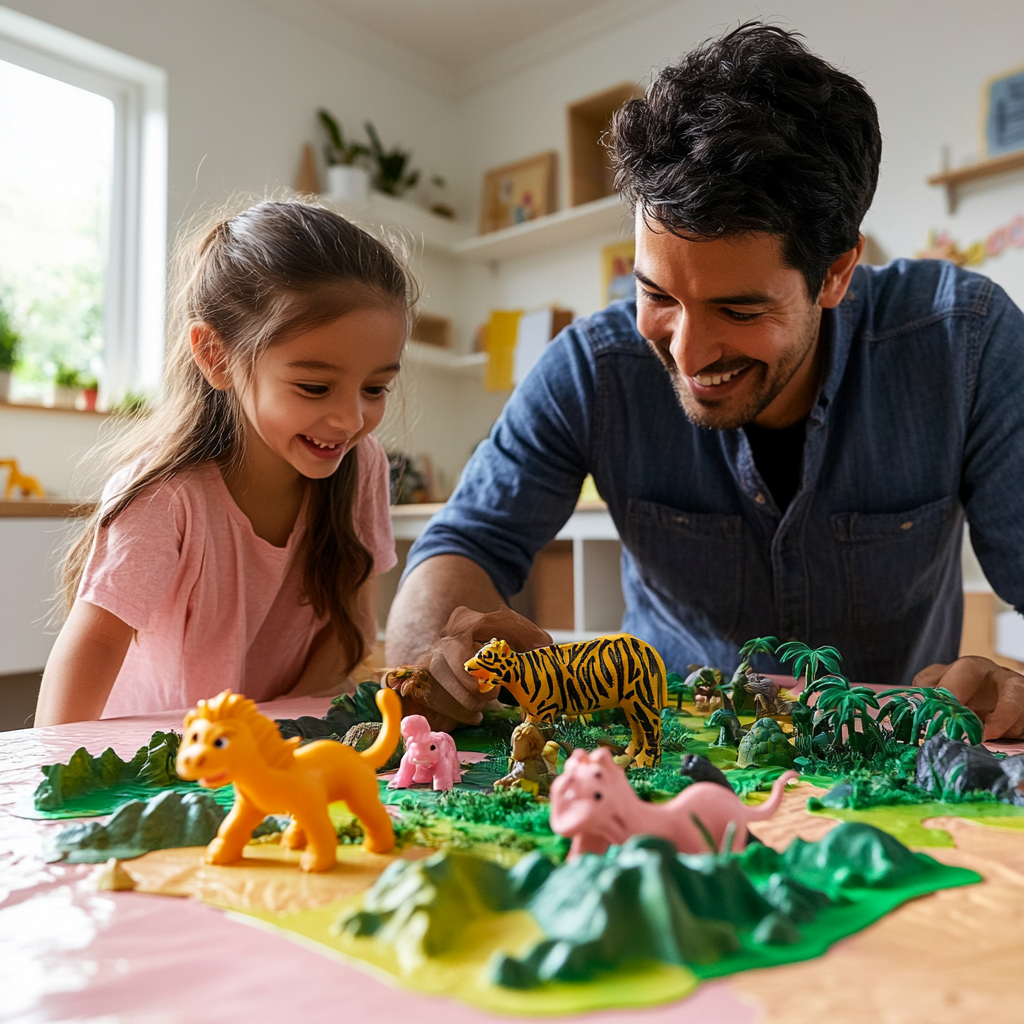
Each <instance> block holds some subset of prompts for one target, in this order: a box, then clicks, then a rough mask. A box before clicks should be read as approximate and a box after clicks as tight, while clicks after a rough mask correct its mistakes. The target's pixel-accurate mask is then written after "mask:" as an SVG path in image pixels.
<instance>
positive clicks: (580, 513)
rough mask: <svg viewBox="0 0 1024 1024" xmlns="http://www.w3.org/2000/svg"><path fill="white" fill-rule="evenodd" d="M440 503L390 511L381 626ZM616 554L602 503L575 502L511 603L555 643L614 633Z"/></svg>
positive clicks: (618, 597)
mask: <svg viewBox="0 0 1024 1024" xmlns="http://www.w3.org/2000/svg"><path fill="white" fill-rule="evenodd" d="M440 507H441V506H439V505H398V506H396V507H395V508H393V509H392V510H391V523H392V527H393V529H394V531H395V540H396V542H397V545H398V555H399V564H398V565H397V566H396V567H395V568H394V569H393V570H392V571H391V572H390V573H387V574H386V575H385V576H384V577H383V579H382V581H381V586H380V605H379V609H378V610H379V624H380V628H381V630H383V628H384V624H385V623H386V622H387V613H388V609H389V608H390V607H391V601H392V600H393V599H394V595H395V590H396V588H397V585H398V579H399V577H400V576H401V574H402V570H403V569H404V568H405V559H406V556H407V555H408V553H409V548H410V547H411V546H412V542H413V541H414V540H415V539H416V538H417V537H418V536H419V535H420V534H421V533H422V532H423V530H424V528H425V527H426V525H427V523H428V522H429V521H430V517H431V516H432V515H433V514H434V513H435V512H436V511H437V510H438V509H439V508H440ZM620 552H621V546H620V544H619V535H618V534H617V533H616V531H615V524H614V523H613V522H612V517H611V516H610V515H609V514H608V510H607V508H606V507H605V506H604V504H603V503H601V502H594V503H587V504H583V503H581V504H580V506H579V507H578V508H577V509H576V511H575V512H574V513H573V514H572V515H571V516H570V517H569V520H568V522H566V524H565V526H563V527H562V529H561V530H559V532H558V535H557V536H556V538H555V540H554V543H553V544H552V545H551V546H550V547H549V548H545V549H544V551H542V552H541V553H540V554H539V555H538V556H537V564H536V566H535V567H534V572H533V574H532V575H531V577H530V581H529V583H528V584H527V586H526V588H525V589H524V592H523V594H522V595H520V596H519V598H518V599H513V602H512V604H513V607H516V608H517V610H519V611H521V612H523V614H526V615H528V616H529V617H530V618H533V619H534V620H535V621H536V622H537V623H538V624H539V625H541V626H543V627H544V628H545V629H547V630H548V632H549V633H550V634H551V635H552V637H554V639H555V641H556V642H557V643H565V642H567V641H569V640H583V639H588V638H590V637H595V636H600V635H602V634H604V633H615V632H618V630H619V629H620V628H621V626H622V614H623V612H624V611H625V601H624V600H623V597H622V582H621V578H620V572H619V556H620ZM538 613H539V614H538Z"/></svg>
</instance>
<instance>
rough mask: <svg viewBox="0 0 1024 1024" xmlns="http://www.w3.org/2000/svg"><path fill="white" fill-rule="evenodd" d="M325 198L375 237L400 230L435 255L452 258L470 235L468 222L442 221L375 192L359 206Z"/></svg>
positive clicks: (431, 214) (416, 208) (332, 206)
mask: <svg viewBox="0 0 1024 1024" xmlns="http://www.w3.org/2000/svg"><path fill="white" fill-rule="evenodd" d="M321 198H322V199H323V201H324V202H325V203H326V204H327V205H328V206H329V207H330V208H331V209H332V210H337V212H338V213H340V214H342V215H343V216H345V217H348V219H349V220H352V221H355V223H357V224H359V225H360V226H361V227H364V228H366V229H367V230H368V231H372V232H373V233H374V234H377V233H379V232H380V230H381V228H383V229H385V230H386V231H395V230H397V231H399V232H400V233H403V234H406V235H408V236H411V239H412V241H413V243H414V245H417V246H422V247H423V248H425V249H429V250H433V251H434V252H443V253H447V254H449V255H451V254H453V253H454V252H455V247H456V245H457V243H460V242H462V241H464V240H465V239H466V237H467V236H468V235H469V226H468V225H467V224H466V223H465V222H464V221H458V220H449V219H447V218H446V217H438V215H437V214H436V213H431V212H430V211H429V210H425V209H424V208H423V207H422V206H416V205H415V204H413V203H407V202H404V201H403V200H401V199H395V198H393V197H392V196H388V195H385V194H384V193H383V192H374V191H371V192H370V196H369V199H368V200H367V201H366V202H365V203H359V204H353V203H339V202H337V201H335V200H333V199H331V197H330V196H322V197H321Z"/></svg>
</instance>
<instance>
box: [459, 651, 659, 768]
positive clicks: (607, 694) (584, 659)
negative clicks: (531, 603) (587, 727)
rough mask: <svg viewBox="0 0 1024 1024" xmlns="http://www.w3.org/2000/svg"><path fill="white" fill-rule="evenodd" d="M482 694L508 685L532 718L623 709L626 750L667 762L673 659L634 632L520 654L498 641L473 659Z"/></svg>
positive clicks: (641, 760)
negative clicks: (668, 672) (665, 720)
mask: <svg viewBox="0 0 1024 1024" xmlns="http://www.w3.org/2000/svg"><path fill="white" fill-rule="evenodd" d="M466 671H467V672H468V673H469V674H470V675H471V676H473V677H475V678H476V680H477V685H478V686H479V687H480V692H481V693H486V692H487V691H488V690H493V689H494V687H496V686H504V687H506V688H507V689H508V690H509V692H510V693H512V695H513V696H514V697H515V698H516V700H517V701H519V703H520V705H521V706H522V707H523V709H524V711H525V712H526V720H527V721H533V722H553V721H554V720H555V718H556V716H558V715H560V714H566V715H579V714H587V713H588V712H591V711H597V710H598V709H599V708H610V707H616V706H618V707H621V708H622V710H623V713H624V714H625V716H626V720H627V721H628V722H629V728H630V731H631V732H632V734H633V738H632V739H631V741H630V743H629V746H627V747H626V753H627V754H629V755H630V756H631V757H635V759H636V763H637V764H638V765H641V766H643V767H653V766H654V765H656V764H658V762H659V761H660V760H661V715H660V709H661V708H663V707H664V706H665V704H666V703H667V701H668V692H667V684H666V680H665V663H664V662H663V661H662V660H661V656H660V655H659V654H658V652H657V651H656V650H655V649H654V648H653V647H651V645H650V644H646V643H644V641H643V640H640V639H638V638H637V637H635V636H632V635H631V634H629V633H616V634H614V635H612V636H602V637H598V638H597V639H596V640H587V641H584V642H582V643H573V644H554V645H552V646H551V647H540V648H538V649H537V650H535V651H527V652H526V653H525V654H517V653H516V652H515V651H513V650H512V648H511V647H509V645H508V644H507V643H505V641H504V640H492V641H491V642H490V643H489V644H487V645H486V646H484V647H482V648H481V649H480V650H479V651H477V653H476V654H475V655H474V656H473V657H472V658H470V659H469V661H467V662H466Z"/></svg>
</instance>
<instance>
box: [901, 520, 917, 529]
mask: <svg viewBox="0 0 1024 1024" xmlns="http://www.w3.org/2000/svg"><path fill="white" fill-rule="evenodd" d="M913 525H914V520H913V519H908V520H907V521H906V522H905V523H901V524H900V529H901V530H909V529H910V528H911V527H912V526H913Z"/></svg>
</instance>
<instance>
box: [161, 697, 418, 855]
mask: <svg viewBox="0 0 1024 1024" xmlns="http://www.w3.org/2000/svg"><path fill="white" fill-rule="evenodd" d="M377 706H378V707H379V708H380V710H381V714H382V715H383V717H384V728H383V729H382V730H381V733H380V735H379V736H378V737H377V741H376V743H374V744H373V745H372V746H371V747H369V748H368V749H366V750H364V751H361V752H360V751H356V750H354V749H353V748H352V747H347V746H345V745H344V744H342V743H336V742H335V741H333V740H315V741H314V742H313V743H307V744H306V745H305V746H303V747H300V746H299V743H300V742H301V740H300V738H299V737H298V736H296V737H293V738H292V739H290V740H284V739H282V738H281V734H280V733H279V732H278V729H277V726H276V725H275V723H274V722H273V721H272V720H271V719H269V718H267V717H266V716H265V715H261V714H260V713H259V711H257V710H256V705H255V703H254V702H253V701H251V700H248V699H247V698H245V697H243V696H242V695H241V694H236V693H232V692H231V691H230V690H225V691H224V692H223V693H221V694H218V695H217V696H216V697H214V698H213V699H212V700H201V701H199V703H198V704H197V705H196V708H195V710H193V711H190V712H189V713H188V714H187V715H186V716H185V722H184V731H185V735H184V737H183V738H182V741H181V747H180V749H179V750H178V758H177V769H178V774H179V775H180V776H181V778H183V779H190V780H194V779H198V780H199V785H200V786H202V787H204V788H205V789H218V788H219V787H221V786H226V785H227V784H228V783H229V782H230V783H234V786H235V803H234V806H233V807H232V808H231V811H230V813H229V814H228V816H227V817H226V818H225V819H224V821H223V822H222V823H221V826H220V828H219V830H218V831H217V838H216V839H214V840H213V842H212V843H210V845H209V846H208V847H207V848H206V860H207V861H208V862H209V863H210V864H230V863H232V862H233V861H237V860H241V859H242V850H243V848H244V847H245V845H246V843H248V842H249V839H250V837H251V836H252V830H253V829H254V828H255V827H256V826H257V825H259V823H260V822H261V821H263V819H264V818H265V817H266V816H267V815H268V814H287V815H290V816H291V819H292V822H291V824H290V825H289V826H288V827H287V828H286V829H285V831H284V834H283V835H282V837H281V845H282V846H286V847H289V848H290V849H295V850H303V851H304V852H303V854H302V859H301V860H300V862H299V866H300V867H301V868H302V870H303V871H328V870H329V869H330V868H332V867H333V866H334V863H335V858H336V847H337V842H338V840H337V836H336V834H335V831H334V826H333V825H332V824H331V819H330V815H329V814H328V812H327V806H328V804H331V803H334V801H336V800H344V801H345V803H347V804H348V806H349V809H350V810H351V811H352V813H353V814H354V815H355V816H356V817H357V818H358V819H359V821H360V823H361V824H362V826H363V830H364V831H365V833H366V841H365V842H364V843H363V849H364V850H366V851H368V852H369V853H385V852H387V851H388V850H390V849H391V848H392V847H393V846H394V845H395V834H394V830H393V829H392V827H391V819H390V818H389V817H388V813H387V811H386V810H384V806H383V804H381V802H380V797H379V796H378V793H377V776H376V770H377V769H378V768H380V767H381V766H382V765H383V764H384V763H385V762H386V761H387V759H388V758H389V757H390V756H391V753H392V751H393V750H394V749H395V747H396V746H397V744H398V732H399V723H400V721H401V714H402V709H401V701H400V700H399V697H398V694H397V693H395V692H394V691H393V690H389V689H387V688H386V687H382V688H381V690H380V691H379V692H378V693H377Z"/></svg>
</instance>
